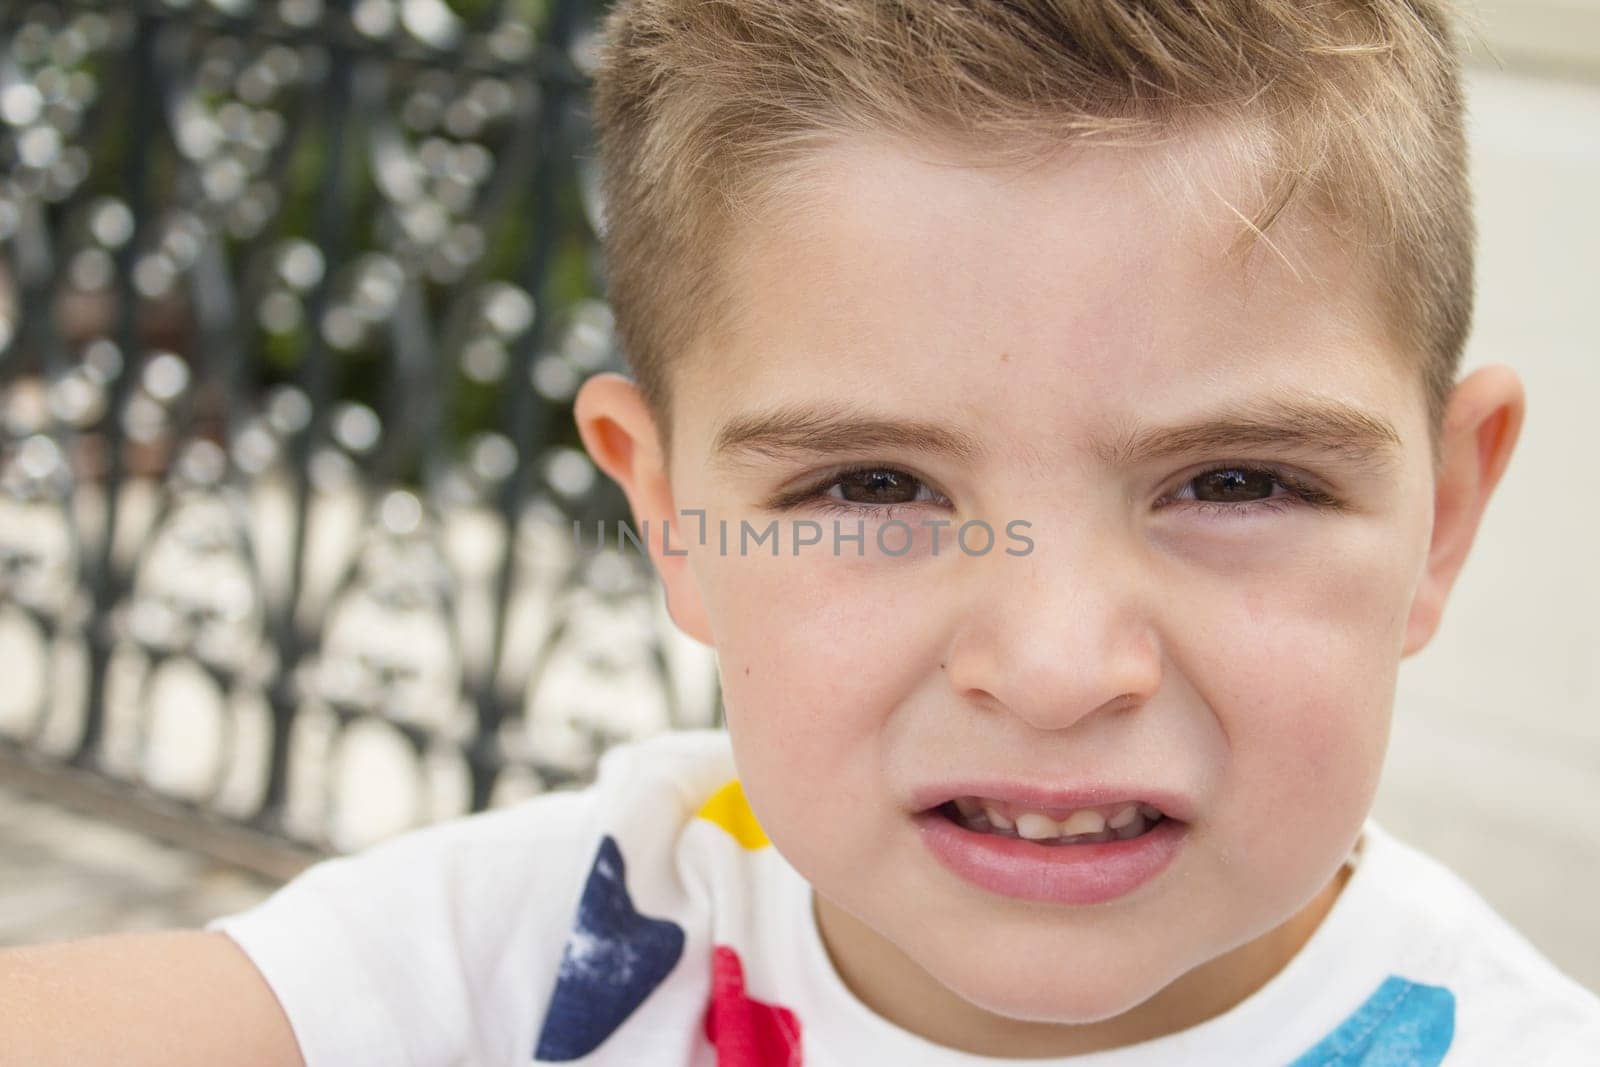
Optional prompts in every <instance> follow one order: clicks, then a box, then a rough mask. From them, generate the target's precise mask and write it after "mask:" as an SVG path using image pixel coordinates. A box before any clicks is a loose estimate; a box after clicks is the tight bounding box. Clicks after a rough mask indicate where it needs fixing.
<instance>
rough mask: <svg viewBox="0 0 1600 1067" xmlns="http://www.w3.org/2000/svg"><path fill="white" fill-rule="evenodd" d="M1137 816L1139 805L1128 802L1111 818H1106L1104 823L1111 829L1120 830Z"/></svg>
mask: <svg viewBox="0 0 1600 1067" xmlns="http://www.w3.org/2000/svg"><path fill="white" fill-rule="evenodd" d="M1138 817H1139V805H1137V804H1129V805H1128V806H1127V807H1125V808H1123V809H1122V810H1121V811H1119V812H1117V813H1116V814H1115V815H1113V816H1111V818H1109V819H1107V820H1106V825H1107V826H1109V827H1111V828H1112V829H1113V830H1120V829H1122V828H1123V827H1124V826H1127V825H1128V824H1129V823H1131V822H1132V821H1133V820H1135V819H1137V818H1138Z"/></svg>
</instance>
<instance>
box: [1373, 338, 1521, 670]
mask: <svg viewBox="0 0 1600 1067" xmlns="http://www.w3.org/2000/svg"><path fill="white" fill-rule="evenodd" d="M1526 407H1527V401H1526V399H1525V397H1524V395H1523V389H1522V380H1521V379H1520V378H1518V377H1517V374H1516V372H1515V371H1514V370H1512V369H1511V368H1510V367H1508V366H1506V365H1505V364H1503V363H1491V364H1488V365H1486V366H1482V367H1479V368H1478V369H1477V370H1475V371H1473V372H1472V373H1471V374H1470V375H1468V376H1467V377H1466V378H1464V379H1462V380H1461V381H1460V382H1458V383H1457V384H1456V387H1455V391H1454V392H1453V393H1451V395H1450V403H1449V405H1448V406H1447V407H1446V409H1445V414H1444V421H1443V424H1442V426H1441V434H1440V472H1439V477H1438V481H1437V483H1436V485H1435V487H1434V504H1433V536H1432V539H1431V541H1430V543H1429V545H1428V559H1427V563H1426V565H1425V566H1424V568H1423V573H1422V580H1421V582H1420V583H1419V584H1418V586H1417V592H1416V595H1415V596H1414V597H1413V598H1412V602H1411V615H1410V617H1409V619H1408V620H1407V623H1406V639H1405V647H1404V648H1403V649H1402V651H1401V653H1400V655H1401V657H1402V658H1404V657H1405V656H1409V655H1411V654H1412V653H1414V652H1417V651H1420V650H1421V649H1422V647H1423V646H1424V645H1426V644H1427V643H1428V641H1429V640H1430V639H1432V637H1433V634H1434V632H1435V631H1436V630H1437V629H1438V627H1439V618H1440V616H1441V615H1442V614H1443V613H1444V603H1445V599H1446V597H1448V596H1449V594H1450V589H1451V587H1452V586H1453V585H1454V584H1455V580H1456V576H1457V575H1458V574H1460V573H1461V565H1462V564H1463V563H1465V562H1466V559H1467V552H1468V550H1470V549H1471V548H1472V540H1473V538H1474V537H1475V536H1476V535H1477V532H1478V523H1479V522H1480V520H1481V519H1482V518H1483V511H1484V508H1485V507H1486V506H1487V505H1488V503H1489V495H1490V494H1491V493H1492V492H1494V487H1495V485H1496V484H1497V483H1498V482H1499V481H1500V475H1501V474H1503V473H1504V472H1505V469H1506V464H1507V463H1509V462H1510V460H1511V452H1512V449H1513V448H1515V447H1516V443H1517V437H1518V435H1519V434H1520V433H1521V432H1522V420H1523V415H1524V413H1525V411H1526Z"/></svg>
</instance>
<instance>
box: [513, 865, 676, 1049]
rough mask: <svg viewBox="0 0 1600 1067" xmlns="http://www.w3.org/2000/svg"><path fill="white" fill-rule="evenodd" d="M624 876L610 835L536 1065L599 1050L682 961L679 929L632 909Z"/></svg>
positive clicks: (566, 955) (581, 905) (570, 942)
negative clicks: (540, 1061)
mask: <svg viewBox="0 0 1600 1067" xmlns="http://www.w3.org/2000/svg"><path fill="white" fill-rule="evenodd" d="M625 875H626V867H625V865H624V864H623V862H622V850H621V849H619V848H617V842H616V841H615V840H614V839H613V838H612V837H611V835H610V834H607V835H605V836H604V837H603V838H601V840H600V849H599V851H598V852H597V853H596V855H595V858H594V866H593V867H592V868H590V870H589V881H588V883H587V884H586V885H585V886H584V888H583V896H582V898H581V899H580V900H579V901H578V920H577V922H576V924H575V925H574V926H573V929H572V933H571V934H570V935H568V937H567V945H566V949H565V950H564V951H563V952H562V954H561V969H560V971H559V972H558V973H557V977H556V988H555V992H553V993H551V994H550V1007H549V1008H548V1009H547V1010H546V1012H545V1016H544V1025H543V1027H541V1028H540V1031H539V1041H538V1044H537V1046H536V1047H535V1048H534V1052H533V1058H534V1059H535V1060H542V1061H544V1062H547V1063H559V1062H565V1061H567V1060H575V1059H578V1058H579V1057H581V1056H587V1055H588V1054H589V1053H591V1052H593V1051H594V1050H595V1049H597V1048H599V1047H600V1043H601V1042H603V1041H604V1040H605V1039H606V1038H608V1037H610V1036H611V1035H612V1034H613V1033H615V1032H616V1030H617V1028H618V1027H619V1026H621V1025H622V1024H623V1022H624V1021H625V1020H626V1019H627V1018H628V1016H629V1015H632V1014H633V1012H634V1010H635V1009H636V1008H638V1007H639V1005H640V1004H642V1003H644V1000H645V998H646V997H648V996H649V995H650V994H651V992H652V991H654V990H655V988H656V987H657V986H659V985H660V984H661V982H662V980H663V979H665V978H666V977H667V975H668V974H669V973H670V972H671V971H672V968H673V967H675V966H677V963H678V960H679V959H681V958H682V957H683V941H684V936H683V927H681V926H679V925H678V924H677V923H675V922H672V921H671V920H668V919H652V918H650V917H649V916H647V915H640V914H639V913H638V912H637V911H636V910H634V907H633V900H632V898H630V897H629V896H628V886H627V881H626V878H625Z"/></svg>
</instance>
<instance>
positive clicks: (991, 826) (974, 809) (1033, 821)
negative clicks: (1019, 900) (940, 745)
mask: <svg viewBox="0 0 1600 1067" xmlns="http://www.w3.org/2000/svg"><path fill="white" fill-rule="evenodd" d="M933 810H934V813H935V814H938V815H940V816H942V817H944V818H946V819H949V820H950V821H951V822H953V823H955V824H956V825H957V826H960V827H962V828H963V829H966V830H970V831H973V832H974V833H980V834H993V835H995V836H997V837H1013V838H1021V839H1023V840H1027V841H1032V842H1034V843H1036V844H1040V845H1088V844H1101V843H1104V842H1109V841H1131V840H1133V839H1134V838H1137V837H1143V836H1144V835H1145V834H1148V833H1150V832H1151V831H1152V830H1154V829H1155V828H1156V827H1157V826H1159V825H1161V824H1162V823H1163V822H1168V821H1172V820H1171V817H1170V816H1168V815H1167V814H1166V813H1165V812H1163V811H1162V810H1161V809H1160V808H1157V807H1156V806H1155V805H1153V804H1148V803H1145V802H1142V801H1138V802H1124V803H1120V804H1106V805H1100V806H1096V807H1090V808H1079V809H1077V810H1076V811H1072V812H1070V813H1067V814H1066V815H1064V816H1063V817H1061V818H1055V817H1052V816H1050V815H1047V814H1045V813H1043V812H1038V811H1028V810H1026V809H1019V808H1017V807H1016V806H1014V805H1011V804H1009V803H1005V802H1001V801H993V800H986V799H984V798H982V797H956V798H954V799H952V800H949V801H946V802H945V803H943V804H940V805H939V806H938V807H936V808H934V809H933Z"/></svg>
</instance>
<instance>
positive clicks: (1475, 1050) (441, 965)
mask: <svg viewBox="0 0 1600 1067" xmlns="http://www.w3.org/2000/svg"><path fill="white" fill-rule="evenodd" d="M1352 862H1353V863H1354V864H1355V870H1354V873H1353V874H1352V875H1351V877H1350V879H1349V881H1348V882H1347V884H1346V886H1345V888H1344V891H1343V892H1342V893H1341V895H1340V896H1339V898H1338V900H1337V902H1336V903H1335V904H1334V906H1333V908H1332V910H1331V911H1330V913H1329V914H1328V916H1327V918H1326V919H1325V920H1324V921H1323V923H1322V925H1321V926H1320V927H1319V928H1318V929H1317V931H1316V933H1315V934H1313V936H1312V937H1311V939H1310V940H1309V941H1308V942H1307V943H1306V945H1305V946H1304V948H1302V950H1301V951H1300V953H1299V954H1298V955H1297V956H1296V957H1295V958H1294V959H1293V960H1291V961H1290V963H1289V964H1288V966H1287V967H1285V968H1284V969H1283V970H1282V971H1281V972H1280V973H1279V974H1278V975H1276V976H1275V977H1274V978H1273V979H1272V980H1271V981H1269V982H1268V983H1267V984H1266V985H1265V986H1263V987H1262V988H1261V989H1260V990H1258V991H1257V992H1256V993H1255V994H1254V995H1252V996H1250V997H1249V998H1248V999H1246V1000H1244V1001H1243V1002H1241V1003H1240V1004H1238V1005H1237V1006H1235V1007H1234V1008H1233V1009H1232V1010H1230V1011H1228V1012H1226V1013H1224V1014H1222V1015H1220V1016H1217V1017H1216V1018H1214V1019H1211V1020H1209V1021H1207V1022H1205V1023H1202V1024H1200V1025H1198V1026H1195V1027H1192V1028H1190V1029H1188V1030H1184V1031H1182V1032H1179V1033H1175V1034H1171V1035H1169V1036H1166V1037H1162V1038H1158V1039H1156V1040H1153V1041H1148V1042H1144V1043H1142V1044H1139V1045H1134V1046H1127V1047H1124V1048H1120V1049H1115V1050H1111V1051H1107V1052H1099V1053H1092V1054H1088V1055H1083V1056H1076V1057H1068V1058H1063V1059H1054V1060H1038V1059H1035V1060H1004V1059H994V1058H989V1057H981V1056H973V1055H969V1054H966V1053H961V1052H957V1051H954V1050H952V1049H949V1048H945V1047H943V1046H939V1045H935V1044H933V1043H931V1042H929V1041H927V1040H925V1039H923V1038H921V1037H918V1036H916V1035H914V1034H912V1033H910V1032H908V1031H905V1030H903V1029H901V1028H899V1027H898V1026H896V1025H895V1024H893V1023H891V1022H889V1021H888V1020H886V1019H884V1018H883V1017H881V1016H879V1015H877V1014H875V1013H874V1012H873V1011H872V1010H871V1009H869V1008H868V1007H867V1006H866V1005H865V1004H863V1003H862V1002H861V1001H860V1000H858V999H857V998H856V997H855V995H854V994H853V993H852V992H851V991H850V990H849V989H848V988H847V987H846V986H845V985H844V984H843V982H842V981H841V979H840V978H839V976H838V973H837V972H836V971H835V970H834V968H833V965H832V962H831V961H830V959H829V957H828V955H827V952H826V950H825V948H824V946H823V943H822V941H821V939H820V937H819V935H818V933H817V928H816V924H815V920H814V918H813V913H812V910H811V887H810V886H809V885H808V884H807V883H806V882H805V880H804V879H802V878H801V877H800V875H799V873H798V872H796V871H795V870H794V869H793V868H792V867H790V866H789V864H788V863H787V862H786V861H785V860H784V858H783V857H782V856H781V855H779V853H778V851H777V849H775V848H774V847H773V846H772V845H771V844H770V843H769V842H768V841H767V838H766V836H765V834H764V833H763V832H762V830H761V828H760V826H759V825H758V824H757V823H756V821H755V819H754V817H753V816H752V815H751V813H750V809H749V808H748V807H747V806H746V805H745V802H744V794H743V791H742V789H741V787H740V784H739V782H738V779H737V777H736V774H735V769H734V764H733V758H732V753H731V750H730V748H729V745H728V738H727V734H726V733H725V732H723V731H721V730H692V731H688V730H686V731H679V732H674V733H666V734H659V735H656V736H653V737H649V738H647V739H645V740H642V741H635V742H631V743H628V744H624V745H621V746H618V747H615V748H612V749H610V750H608V751H607V752H606V753H605V754H604V755H603V756H602V757H601V761H600V764H599V767H598V770H597V774H596V778H595V782H594V784H593V785H591V786H589V787H588V788H586V789H582V790H573V791H563V792H556V793H549V794H545V795H542V796H538V797H534V798H531V799H528V800H524V801H521V802H520V803H517V804H514V805H510V806H507V807H503V808H497V809H493V810H490V811H487V812H481V813H478V814H474V815H469V816H465V817H461V818H457V819H454V820H451V821H448V822H444V823H440V824H437V825H434V826H429V827H425V828H423V829H419V830H414V831H411V832H409V833H406V834H402V835H400V836H398V837H395V838H392V839H390V840H388V841H385V842H382V843H381V844H378V845H376V846H373V847H370V848H368V849H366V850H365V851H363V852H360V853H357V854H355V855H352V856H343V857H338V858H335V859H330V860H326V861H324V862H322V863H319V864H317V865H316V866H314V867H312V868H310V869H308V870H307V871H305V872H303V873H302V874H301V875H300V876H299V877H298V878H296V879H294V880H293V881H292V882H290V883H289V884H288V885H286V886H284V887H283V888H282V889H280V890H278V892H277V893H275V894H274V895H272V896H271V897H269V898H267V899H266V900H263V901H262V902H260V903H259V904H257V905H256V906H255V907H253V908H251V909H249V910H247V911H243V912H240V913H238V914H235V915H229V916H223V917H221V918H218V919H215V920H213V921H212V922H210V923H209V924H207V929H211V930H223V931H226V932H227V933H228V934H229V935H230V936H231V937H232V938H233V939H234V940H235V941H236V942H238V944H239V945H240V946H241V947H242V948H243V949H244V951H245V952H246V953H247V954H248V955H249V956H250V958H251V959H252V960H254V961H255V963H256V965H257V966H258V967H259V968H260V970H261V972H262V974H263V975H264V976H265V978H266V980H267V982H268V984H269V985H270V986H271V987H272V990H273V992H274V993H276V995H277V997H278V999H279V1001H280V1002H281V1003H282V1005H283V1008H284V1011H285V1012H286V1014H287V1015H288V1018H289V1021H290V1023H291V1024H292V1025H293V1027H294V1032H295V1036H296V1038H297V1039H298V1040H299V1043H300V1048H301V1051H302V1053H303V1054H304V1056H305V1059H306V1063H307V1065H308V1067H367V1065H371V1067H380V1065H381V1067H402V1065H412V1067H480V1065H483V1067H505V1065H513V1064H529V1063H581V1064H605V1065H626V1067H640V1065H655V1064H671V1065H676V1064H685V1065H695V1067H712V1065H717V1067H730V1065H736V1067H853V1065H867V1067H885V1065H894V1067H899V1065H902V1064H904V1065H915V1067H985V1065H987V1067H997V1065H1000V1064H1021V1063H1026V1064H1030V1065H1034V1067H1051V1065H1060V1067H1067V1065H1070V1067H1141V1065H1149V1064H1207V1065H1209V1064H1227V1065H1250V1064H1262V1065H1271V1067H1283V1065H1290V1064H1292V1065H1294V1067H1310V1065H1313V1064H1315V1065H1318V1067H1350V1065H1356V1064H1361V1065H1363V1067H1401V1065H1405V1067H1421V1065H1431V1064H1438V1063H1444V1064H1447V1065H1448V1067H1458V1065H1462V1064H1492V1065H1495V1067H1506V1065H1522V1064H1541V1065H1542V1064H1600V999H1597V998H1596V997H1595V996H1594V995H1593V994H1592V993H1590V992H1588V991H1587V990H1585V989H1584V988H1582V987H1581V986H1579V985H1578V984H1577V983H1575V982H1573V981H1572V980H1571V979H1569V978H1567V977H1566V976H1565V975H1563V974H1562V973H1561V972H1559V971H1558V970H1556V969H1555V967H1553V966H1552V965H1551V964H1550V963H1549V962H1548V961H1547V960H1546V959H1545V958H1544V957H1543V956H1541V955H1540V954H1539V953H1538V951H1536V950H1535V949H1534V948H1533V947H1532V946H1531V945H1530V944H1529V943H1528V942H1527V941H1526V940H1524V939H1523V938H1522V936H1521V935H1519V934H1518V933H1516V932H1515V931H1514V930H1512V929H1511V927H1510V926H1508V925H1507V924H1506V923H1505V922H1504V921H1503V920H1502V919H1500V918H1499V917H1498V916H1497V915H1496V914H1495V913H1494V912H1493V911H1492V910H1491V909H1490V908H1489V906H1488V905H1487V904H1486V903H1484V901H1483V900H1482V899H1481V898H1480V897H1479V896H1478V895H1477V894H1476V893H1474V892H1473V891H1472V890H1471V889H1470V888H1469V887H1468V886H1467V885H1466V884H1465V883H1464V882H1462V881H1461V880H1460V879H1459V878H1458V877H1457V876H1456V875H1454V874H1453V873H1451V872H1450V871H1449V870H1447V869H1446V868H1444V867H1443V866H1441V865H1440V864H1438V863H1437V862H1435V861H1434V860H1432V859H1429V858H1428V857H1426V856H1424V855H1423V854H1421V853H1419V852H1417V851H1415V850H1413V849H1411V848H1410V847H1408V846H1406V845H1404V844H1402V843H1400V842H1399V841H1397V840H1395V839H1394V838H1392V837H1390V836H1389V835H1387V834H1386V833H1384V832H1383V831H1382V830H1381V829H1380V828H1379V827H1378V826H1376V825H1375V824H1373V823H1371V822H1369V823H1368V824H1367V826H1366V829H1365V831H1364V833H1363V836H1362V841H1361V844H1360V845H1359V846H1358V849H1357V851H1356V853H1355V855H1354V856H1353V860H1352Z"/></svg>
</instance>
